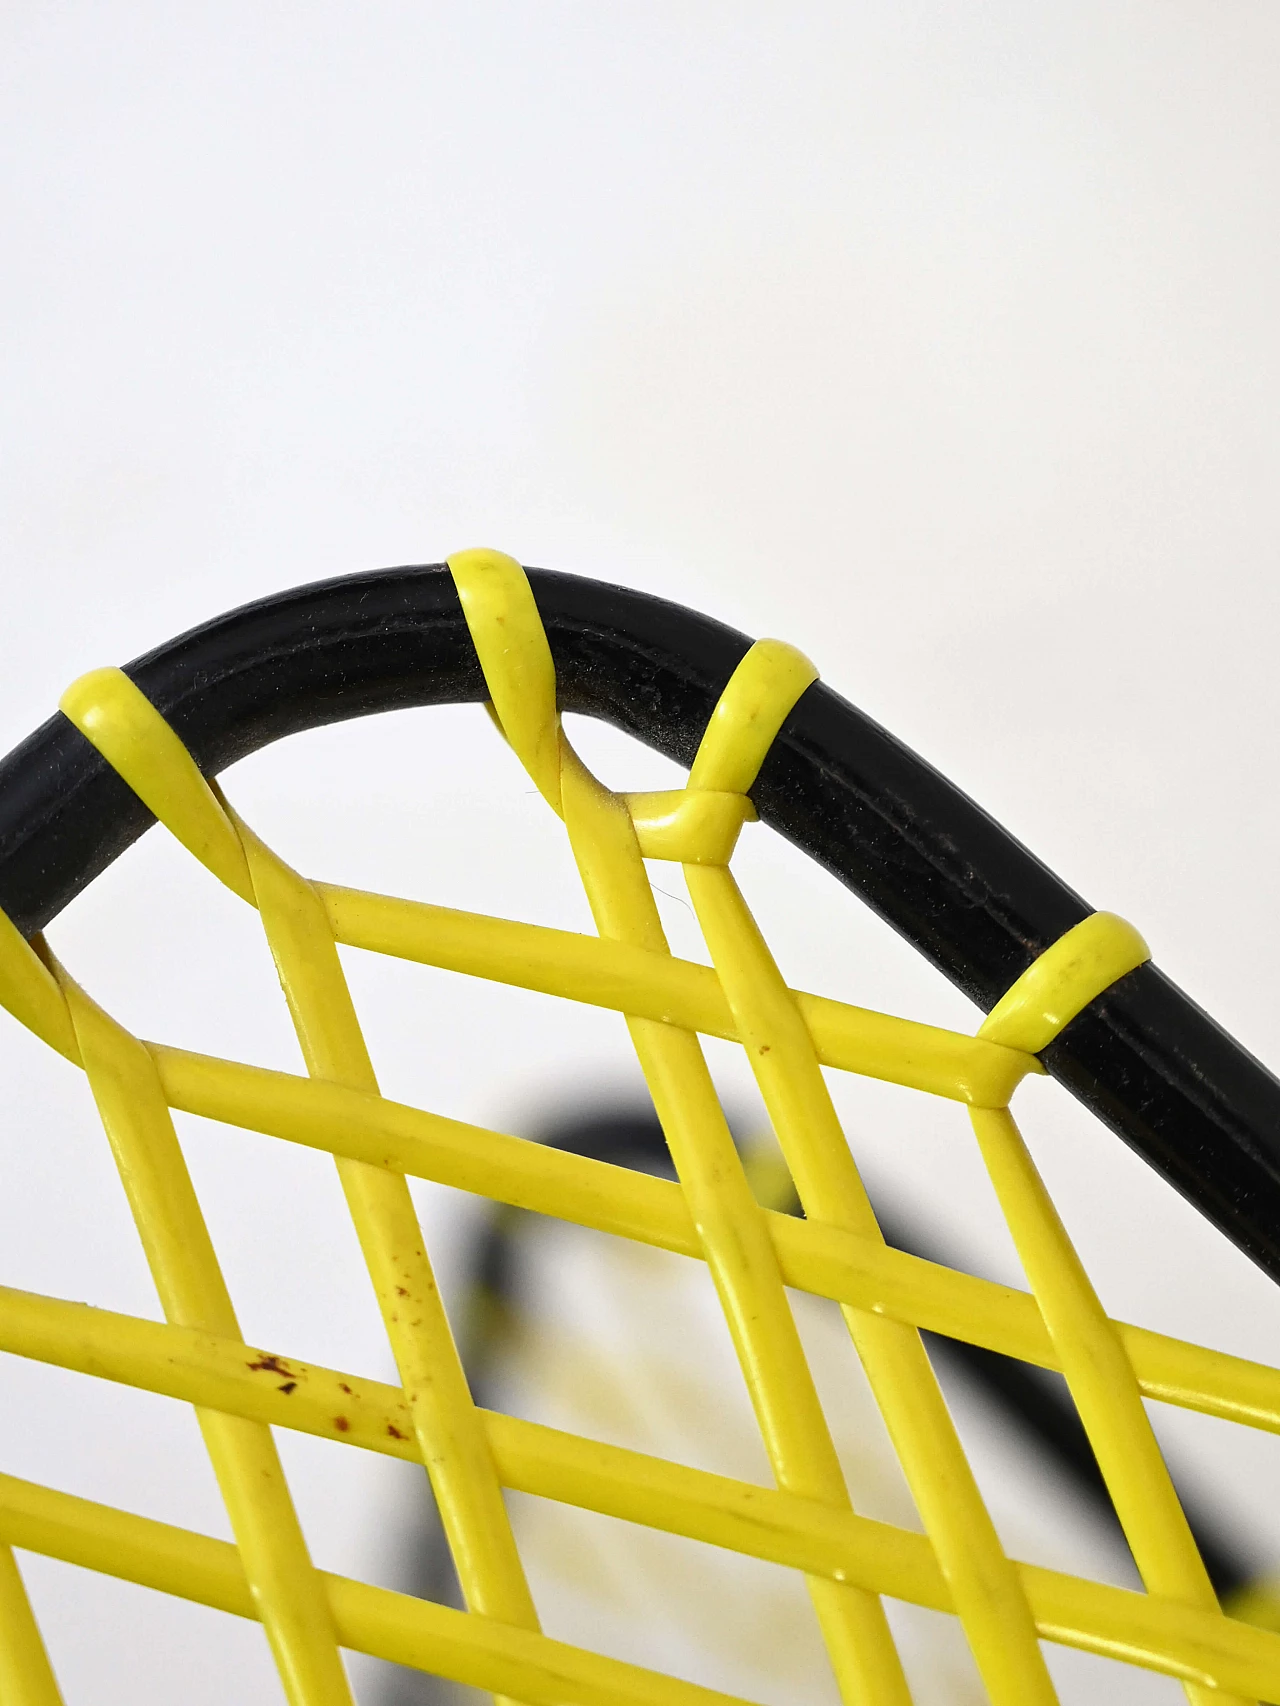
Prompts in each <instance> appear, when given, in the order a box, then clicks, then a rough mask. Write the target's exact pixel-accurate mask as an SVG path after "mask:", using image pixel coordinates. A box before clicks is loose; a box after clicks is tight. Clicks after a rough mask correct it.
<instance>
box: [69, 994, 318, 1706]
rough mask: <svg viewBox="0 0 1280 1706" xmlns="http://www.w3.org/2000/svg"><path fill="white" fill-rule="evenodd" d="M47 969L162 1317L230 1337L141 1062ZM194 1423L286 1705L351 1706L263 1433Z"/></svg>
mask: <svg viewBox="0 0 1280 1706" xmlns="http://www.w3.org/2000/svg"><path fill="white" fill-rule="evenodd" d="M53 970H54V973H55V975H56V976H57V978H58V981H59V984H60V986H61V989H62V992H63V994H64V996H65V998H66V1001H67V1005H68V1009H69V1011H70V1014H71V1020H72V1023H73V1024H74V1026H75V1031H76V1037H77V1040H78V1043H79V1047H80V1053H81V1056H82V1058H83V1060H84V1065H85V1071H86V1073H87V1076H88V1079H89V1086H90V1088H91V1090H92V1091H93V1096H94V1100H95V1101H96V1103H97V1105H98V1111H99V1113H100V1114H101V1116H102V1123H103V1126H104V1127H105V1129H106V1133H107V1137H108V1140H109V1142H110V1144H111V1148H112V1152H113V1154H114V1155H115V1158H116V1164H117V1166H118V1168H119V1171H120V1177H121V1180H122V1182H123V1184H124V1187H125V1192H126V1194H127V1196H128V1199H129V1206H130V1208H131V1209H132V1211H133V1218H134V1222H135V1224H136V1226H137V1228H138V1235H139V1237H140V1239H141V1240H142V1245H143V1249H144V1250H145V1252H146V1257H147V1262H148V1265H149V1267H150V1269H151V1274H152V1278H153V1279H154V1281H155V1286H156V1290H157V1292H158V1293H159V1296H160V1301H161V1304H162V1306H163V1308H164V1312H165V1314H166V1316H167V1317H168V1318H169V1319H170V1320H171V1321H174V1322H176V1323H178V1324H180V1325H183V1326H191V1327H204V1328H207V1329H209V1330H211V1331H213V1332H219V1333H225V1334H229V1335H231V1336H233V1337H237V1338H238V1337H239V1328H238V1326H237V1324H236V1318H235V1311H234V1309H233V1308H232V1305H231V1299H230V1297H229V1296H228V1294H227V1290H226V1286H225V1285H224V1283H223V1279H222V1274H221V1272H220V1270H219V1268H218V1261H217V1257H216V1256H215V1254H214V1251H213V1245H212V1243H211V1242H210V1239H209V1234H208V1231H207V1229H206V1227H205V1224H204V1217H203V1215H202V1214H201V1212H200V1205H199V1203H198V1202H197V1201H196V1195H195V1191H194V1190H193V1189H192V1185H191V1179H190V1176H189V1174H188V1173H187V1168H186V1163H185V1161H184V1160H183V1157H182V1151H181V1149H180V1147H179V1145H178V1139H177V1134H176V1133H175V1131H174V1129H173V1121H172V1119H171V1118H170V1114H169V1109H168V1106H167V1105H166V1103H165V1100H164V1097H163V1095H162V1093H161V1089H160V1082H159V1078H158V1076H157V1073H156V1070H155V1066H154V1063H153V1061H152V1058H151V1056H150V1055H149V1054H148V1052H147V1050H146V1049H145V1047H144V1046H143V1045H142V1044H141V1043H139V1042H138V1041H137V1040H136V1039H135V1038H133V1037H131V1036H130V1035H129V1033H128V1032H127V1031H125V1030H123V1029H122V1028H121V1027H120V1026H119V1025H117V1024H116V1023H115V1021H114V1020H113V1019H110V1018H109V1017H108V1016H107V1014H105V1013H104V1012H103V1011H102V1009H101V1008H99V1007H97V1006H96V1005H95V1004H94V1003H93V1002H92V1001H90V1000H89V998H88V996H87V995H85V993H84V992H83V990H81V989H80V988H79V987H78V985H76V984H75V983H74V982H73V981H72V980H71V978H69V977H68V976H67V975H66V974H65V972H63V971H62V968H61V967H60V966H58V965H57V963H56V961H55V962H54V966H53ZM197 1417H198V1420H199V1423H200V1431H201V1433H202V1434H203V1436H204V1442H205V1446H206V1448H207V1450H208V1452H209V1457H210V1459H211V1461H212V1463H213V1468H214V1473H215V1474H216V1476H217V1478H218V1486H219V1488H220V1490H221V1493H222V1497H223V1501H224V1503H225V1504H226V1507H227V1514H228V1516H229V1517H230V1519H231V1526H232V1531H233V1532H234V1534H235V1536H236V1541H237V1544H238V1545H239V1547H240V1550H241V1553H242V1555H243V1558H244V1567H245V1569H246V1571H247V1573H248V1577H249V1580H250V1581H251V1582H252V1584H253V1592H254V1597H255V1599H256V1601H257V1602H258V1603H259V1605H260V1606H261V1612H262V1620H263V1625H264V1627H265V1629H266V1633H267V1639H268V1640H269V1641H270V1643H271V1648H272V1652H273V1654H274V1656H275V1660H276V1665H277V1668H278V1670H279V1672H280V1679H281V1682H282V1683H283V1685H284V1689H285V1693H286V1695H287V1697H288V1698H289V1700H290V1701H291V1702H293V1703H295V1706H351V1692H350V1689H349V1688H348V1686H347V1679H346V1674H345V1672H344V1670H343V1668H342V1661H341V1659H340V1657H339V1655H338V1651H337V1641H336V1634H335V1631H334V1627H333V1621H332V1619H331V1617H330V1615H329V1608H328V1605H327V1603H326V1601H325V1597H324V1594H323V1591H322V1589H321V1587H320V1583H319V1579H318V1577H317V1576H316V1573H315V1571H314V1569H313V1568H312V1565H311V1560H310V1557H309V1555H308V1553H307V1547H306V1542H305V1540H304V1539H303V1536H302V1530H301V1528H300V1527H299V1526H298V1520H297V1516H296V1513H295V1512H294V1508H293V1502H292V1500H291V1499H290V1497H289V1492H288V1489H287V1487H286V1485H285V1480H284V1474H283V1471H282V1469H281V1467H280V1460H279V1458H278V1456H277V1455H276V1449H275V1445H274V1443H273V1442H272V1439H271V1435H270V1433H269V1432H268V1430H267V1429H266V1428H264V1427H260V1426H257V1425H255V1424H254V1423H252V1422H244V1421H241V1420H240V1419H239V1418H238V1417H233V1416H226V1415H223V1414H221V1413H220V1412H218V1411H214V1410H198V1411H197Z"/></svg>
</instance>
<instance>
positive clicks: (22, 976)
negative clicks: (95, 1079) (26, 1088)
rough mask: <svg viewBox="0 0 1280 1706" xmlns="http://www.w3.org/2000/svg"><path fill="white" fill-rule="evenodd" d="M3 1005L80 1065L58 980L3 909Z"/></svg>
mask: <svg viewBox="0 0 1280 1706" xmlns="http://www.w3.org/2000/svg"><path fill="white" fill-rule="evenodd" d="M35 940H36V941H37V942H39V941H40V938H39V937H38V936H37V937H36V938H35ZM0 1007H6V1008H7V1009H8V1010H9V1012H10V1013H12V1014H13V1016H14V1018H15V1019H17V1020H18V1022H19V1023H20V1024H23V1025H25V1026H26V1027H27V1029H28V1030H29V1031H34V1032H35V1034H36V1036H38V1037H39V1038H40V1039H41V1041H42V1042H46V1043H48V1045H49V1047H50V1048H53V1049H57V1051H58V1053H59V1054H64V1055H66V1057H67V1059H68V1060H73V1061H75V1063H76V1064H77V1065H79V1064H80V1044H79V1043H78V1042H77V1041H76V1032H75V1026H74V1025H73V1024H72V1023H71V1015H70V1013H68V1012H67V1003H66V1001H65V1000H64V999H63V994H62V991H61V990H60V989H59V988H58V983H57V979H56V978H55V977H54V975H53V973H52V972H51V971H50V970H49V968H48V966H47V965H46V964H45V963H44V961H43V960H42V959H41V958H40V955H39V954H38V953H37V952H36V949H35V948H34V947H32V945H31V943H30V942H24V941H23V939H22V935H21V933H20V932H19V930H18V929H17V927H16V926H15V925H14V923H13V921H12V919H10V918H9V916H8V915H7V914H6V913H4V912H0Z"/></svg>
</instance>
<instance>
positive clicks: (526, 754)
mask: <svg viewBox="0 0 1280 1706" xmlns="http://www.w3.org/2000/svg"><path fill="white" fill-rule="evenodd" d="M449 567H450V570H451V571H452V573H453V577H454V580H455V582H456V583H457V585H458V591H459V596H460V598H461V600H462V608H463V611H464V613H465V615H466V618H467V623H468V626H469V627H470V629H471V636H472V639H473V640H474V641H475V646H476V653H477V655H478V656H479V659H480V667H481V669H482V670H483V671H484V675H485V682H486V684H487V685H488V688H489V692H490V696H491V699H492V702H493V707H494V712H495V715H496V716H497V718H498V720H499V723H500V726H501V728H502V732H503V734H504V735H505V736H506V738H507V740H508V742H509V743H510V745H511V747H512V749H513V750H514V751H515V753H516V754H517V756H518V757H519V758H520V759H521V760H522V762H524V764H525V767H526V769H527V770H528V771H529V774H530V776H531V777H532V778H533V780H534V781H535V782H536V783H537V785H538V788H539V789H540V791H541V792H542V794H543V795H544V797H546V798H547V799H548V800H549V801H551V802H553V803H555V804H556V805H557V806H558V808H559V810H560V811H561V813H562V815H563V816H564V818H565V821H566V825H567V827H568V830H569V838H570V843H571V845H572V848H573V853H574V857H575V859H576V860H577V863H578V869H579V872H580V873H581V876H582V880H583V886H584V888H585V889H586V892H587V898H588V901H589V902H590V905H591V910H592V913H593V915H594V917H595V920H596V924H597V926H598V928H599V930H600V933H601V935H603V936H605V937H608V938H611V939H613V940H616V941H621V942H624V943H626V944H627V945H628V946H630V947H633V948H640V949H643V950H646V951H648V952H650V953H655V954H660V955H661V954H664V953H666V952H667V943H666V938H665V936H664V934H663V931H662V926H661V924H660V923H659V920H658V910H657V906H656V904H655V902H654V899H653V892H652V890H651V889H650V887H649V883H648V879H647V877H646V876H645V872H644V863H643V859H642V856H641V852H640V848H639V845H638V843H637V841H636V835H635V830H634V828H633V826H632V823H631V818H630V815H629V813H628V811H627V808H626V806H625V804H624V803H623V802H622V801H621V800H618V799H617V798H616V797H615V796H613V795H612V794H610V793H609V792H608V791H607V790H606V789H604V788H603V787H601V785H600V784H599V783H598V782H597V781H596V780H595V778H594V777H592V776H590V775H589V774H588V772H587V771H586V770H585V768H584V767H583V766H582V764H581V763H580V762H579V761H578V760H577V759H576V758H575V756H574V754H573V752H572V749H571V748H570V747H569V746H568V743H567V742H566V741H565V740H564V737H563V734H562V731H561V729H560V721H559V716H558V714H557V711H556V700H555V671H554V669H553V667H552V663H551V651H550V648H549V646H548V645H547V639H546V635H545V634H544V632H543V629H542V623H541V620H540V619H539V617H538V612H537V607H536V605H535V604H534V602H533V595H532V593H531V592H530V590H529V582H528V580H527V578H526V577H525V573H524V570H523V569H522V568H521V567H520V565H519V564H518V563H515V562H513V561H512V560H511V559H510V558H500V557H499V556H498V554H497V553H496V552H483V553H476V552H465V553H463V554H462V555H461V556H458V557H452V558H450V559H449ZM806 685H807V683H806ZM627 1024H628V1028H629V1030H630V1032H631V1037H632V1041H633V1043H634V1044H635V1048H636V1054H637V1056H638V1058H639V1061H640V1066H641V1069H642V1070H643V1072H644V1074H645V1078H646V1081H647V1083H648V1086H649V1091H650V1094H651V1095H652V1097H653V1100H654V1105H655V1107H656V1108H657V1111H658V1117H659V1119H660V1120H661V1122H662V1127H663V1131H664V1132H665V1134H666V1138H667V1143H668V1146H669V1148H670V1150H671V1158H672V1161H673V1162H674V1164H675V1168H676V1172H677V1175H678V1176H679V1179H680V1182H681V1185H682V1186H683V1188H684V1192H685V1197H686V1199H687V1201H688V1204H689V1209H690V1212H691V1214H692V1216H693V1220H694V1224H695V1226H696V1228H697V1231H698V1237H699V1243H700V1245H701V1247H702V1252H703V1254H704V1255H705V1257H706V1260H707V1263H708V1266H709V1267H710V1270H711V1276H712V1279H713V1281H714V1282H715V1286H716V1290H717V1292H718V1293H719V1296H720V1302H721V1305H722V1307H723V1309H724V1312H725V1320H726V1322H727V1324H728V1327H729V1332H730V1336H731V1337H732V1339H733V1343H734V1348H735V1350H736V1351H737V1353H738V1360H739V1363H740V1365H741V1368H742V1373H743V1377H744V1379H745V1381H746V1385H747V1391H748V1393H749V1395H750V1397H751V1401H752V1405H753V1407H754V1409H755V1412H756V1416H757V1419H758V1421H759V1424H760V1431H761V1436H762V1438H763V1441H764V1445H765V1450H766V1451H767V1453H768V1456H769V1461H770V1464H771V1466H772V1469H773V1472H774V1474H775V1476H776V1477H777V1480H778V1485H779V1486H780V1487H782V1488H784V1489H786V1490H787V1491H789V1492H794V1493H798V1494H801V1495H803V1496H805V1497H809V1498H816V1499H820V1500H822V1501H823V1502H824V1503H827V1504H830V1505H833V1506H835V1507H836V1508H837V1509H839V1508H848V1493H847V1491H846V1489H845V1485H844V1476H843V1474H842V1473H841V1470H840V1465H839V1462H838V1460H837V1458H836V1453H835V1447H834V1445H833V1444H832V1442H831V1436H830V1433H829V1432H828V1430H827V1426H826V1422H825V1419H824V1418H823V1415H822V1410H821V1406H820V1405H819V1403H818V1395H817V1392H816V1390H815V1389H814V1386H813V1379H812V1376H811V1375H810V1372H809V1368H808V1365H807V1363H806V1361H805V1357H804V1352H803V1350H802V1348H801V1345H800V1337H799V1334H798V1332H797V1331H796V1326H795V1322H794V1320H793V1319H792V1315H791V1310H790V1307H789V1305H788V1303H787V1300H786V1293H785V1291H784V1289H783V1281H782V1275H781V1272H780V1271H779V1268H778V1263H777V1258H776V1256H775V1254H774V1250H773V1246H772V1244H771V1242H770V1240H769V1236H768V1230H767V1226H766V1223H765V1219H764V1211H763V1210H762V1209H761V1208H760V1206H759V1204H758V1203H757V1202H756V1200H755V1198H754V1197H753V1196H752V1194H751V1188H750V1186H749V1185H748V1183H747V1180H746V1175H745V1174H744V1172H743V1170H742V1165H741V1162H740V1160H739V1158H738V1154H737V1150H736V1149H735V1147H734V1143H733V1138H732V1137H731V1136H730V1133H729V1128H728V1125H727V1124H726V1122H725V1118H724V1115H723V1113H722V1112H721V1109H720V1104H719V1101H718V1100H717V1098H716V1094H715V1090H714V1088H713V1087H712V1083H711V1077H710V1074H709V1073H708V1071H707V1068H706V1063H705V1061H704V1060H703V1057H702V1051H701V1048H700V1046H699V1043H698V1040H697V1037H696V1036H695V1035H694V1034H693V1033H692V1032H690V1031H686V1030H681V1029H677V1028H676V1027H675V1026H671V1025H664V1024H659V1023H655V1022H654V1021H653V1020H651V1019H643V1018H636V1017H629V1018H628V1021H627ZM809 1592H810V1595H811V1597H812V1599H813V1602H814V1607H815V1609H816V1611H817V1614H818V1621H819V1623H820V1624H821V1627H822V1632H823V1635H824V1636H825V1638H826V1642H827V1650H828V1652H829V1654H830V1656H831V1663H832V1669H833V1670H834V1672H835V1676H836V1681H837V1683H838V1685H839V1687H840V1691H841V1695H842V1698H844V1699H845V1700H846V1701H848V1702H849V1703H850V1706H853V1703H855V1702H862V1701H865V1702H874V1703H876V1706H879V1703H881V1702H883V1703H884V1706H890V1703H905V1702H907V1701H909V1699H910V1695H909V1694H908V1691H907V1684H906V1678H905V1677H904V1676H903V1673H902V1666H901V1662H900V1661H899V1659H898V1655H897V1652H896V1650H895V1648H894V1644H893V1638H892V1636H891V1635H890V1633H889V1625H888V1622H887V1620H886V1618H885V1615H884V1611H883V1609H882V1607H881V1606H880V1604H879V1601H878V1600H877V1599H876V1598H875V1597H874V1596H873V1595H870V1594H867V1593H866V1592H865V1590H863V1589H860V1588H857V1587H853V1586H851V1585H845V1584H843V1583H837V1582H832V1581H830V1580H828V1579H825V1578H823V1577H816V1576H814V1577H810V1578H809Z"/></svg>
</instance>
